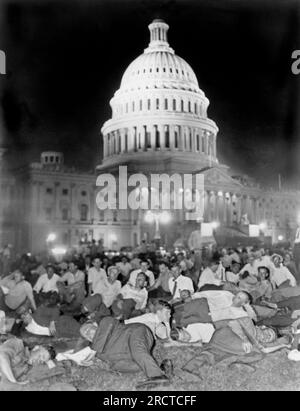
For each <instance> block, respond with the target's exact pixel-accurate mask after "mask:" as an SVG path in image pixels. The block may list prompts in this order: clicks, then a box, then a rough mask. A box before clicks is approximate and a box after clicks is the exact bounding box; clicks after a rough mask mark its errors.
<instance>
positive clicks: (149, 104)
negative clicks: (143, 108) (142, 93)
mask: <svg viewBox="0 0 300 411" xmlns="http://www.w3.org/2000/svg"><path fill="white" fill-rule="evenodd" d="M147 105H148V110H151V100H150V98H148V100H147Z"/></svg>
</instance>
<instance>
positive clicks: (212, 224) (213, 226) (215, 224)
mask: <svg viewBox="0 0 300 411" xmlns="http://www.w3.org/2000/svg"><path fill="white" fill-rule="evenodd" d="M210 224H211V227H212V229H213V230H216V229H217V228H218V227H219V225H220V223H219V222H218V221H213V222H211V223H210Z"/></svg>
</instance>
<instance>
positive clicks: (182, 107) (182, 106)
mask: <svg viewBox="0 0 300 411" xmlns="http://www.w3.org/2000/svg"><path fill="white" fill-rule="evenodd" d="M181 111H182V112H184V103H183V100H181Z"/></svg>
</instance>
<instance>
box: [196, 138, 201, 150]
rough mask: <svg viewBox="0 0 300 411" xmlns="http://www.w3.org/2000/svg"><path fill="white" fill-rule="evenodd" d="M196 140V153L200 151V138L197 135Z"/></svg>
mask: <svg viewBox="0 0 300 411" xmlns="http://www.w3.org/2000/svg"><path fill="white" fill-rule="evenodd" d="M196 140H197V151H200V136H199V134H197V137H196Z"/></svg>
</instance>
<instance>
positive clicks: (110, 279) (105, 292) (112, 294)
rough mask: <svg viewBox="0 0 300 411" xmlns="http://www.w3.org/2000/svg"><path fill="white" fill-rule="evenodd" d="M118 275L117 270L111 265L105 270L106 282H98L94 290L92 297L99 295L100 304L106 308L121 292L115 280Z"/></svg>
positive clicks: (119, 283) (118, 283)
mask: <svg viewBox="0 0 300 411" xmlns="http://www.w3.org/2000/svg"><path fill="white" fill-rule="evenodd" d="M118 275H119V268H118V267H116V266H115V265H111V266H110V267H109V268H108V270H107V280H106V281H100V282H99V283H98V284H97V285H96V288H95V289H94V295H95V294H100V295H101V297H102V302H103V303H104V304H105V305H106V307H107V308H109V307H111V306H112V303H113V302H114V301H115V299H116V298H117V296H118V295H119V294H120V291H121V282H120V281H119V280H117V278H118Z"/></svg>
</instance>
